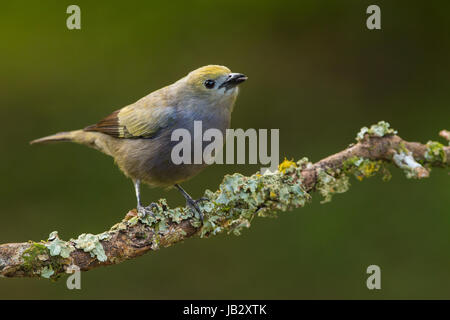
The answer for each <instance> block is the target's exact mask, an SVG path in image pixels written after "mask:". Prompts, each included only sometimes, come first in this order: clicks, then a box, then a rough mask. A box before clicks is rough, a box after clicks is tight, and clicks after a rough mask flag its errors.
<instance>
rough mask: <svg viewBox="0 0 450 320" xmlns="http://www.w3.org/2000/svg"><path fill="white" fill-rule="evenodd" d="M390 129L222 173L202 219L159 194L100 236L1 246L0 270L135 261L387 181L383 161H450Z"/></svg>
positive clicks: (443, 150) (27, 273) (18, 272)
mask: <svg viewBox="0 0 450 320" xmlns="http://www.w3.org/2000/svg"><path fill="white" fill-rule="evenodd" d="M396 133H397V132H396V131H394V130H393V129H391V128H389V124H388V123H386V122H383V121H381V122H379V123H378V124H376V125H373V126H371V127H370V128H367V127H364V128H362V129H361V131H360V132H359V133H358V136H357V143H355V144H352V145H350V146H349V147H348V148H347V149H345V150H343V151H341V152H338V153H336V154H334V155H331V156H329V157H327V158H325V159H323V160H320V161H319V162H316V163H314V164H313V163H311V162H309V161H308V160H307V159H306V158H304V159H301V160H300V161H297V162H293V161H288V160H285V161H284V162H283V163H281V164H280V166H279V169H278V171H276V172H270V171H268V172H266V173H265V174H264V175H261V174H259V173H256V174H254V175H252V176H249V177H245V176H243V175H241V174H238V173H235V174H233V175H226V176H225V177H224V180H223V182H222V183H221V185H220V186H219V189H218V190H217V191H215V192H212V191H210V190H206V191H205V197H207V198H208V199H209V200H210V201H209V202H205V203H202V204H201V209H202V211H203V213H204V216H205V220H204V223H203V225H202V224H201V222H200V221H199V219H198V218H197V217H194V216H193V215H192V212H191V211H190V209H189V208H187V207H178V208H174V209H170V208H169V207H168V205H167V203H166V201H165V200H164V199H161V200H160V201H159V204H158V207H157V208H155V209H154V217H152V216H145V217H142V216H138V214H137V213H136V210H135V209H133V210H132V211H130V212H128V213H127V214H126V216H125V218H124V219H123V220H122V221H121V222H119V223H117V224H116V225H114V226H113V227H112V228H111V229H110V230H108V231H105V232H103V233H101V234H98V235H92V234H82V235H80V236H79V237H78V238H77V239H71V240H69V241H63V240H61V239H59V237H58V234H57V232H52V233H51V234H50V237H49V239H48V240H46V241H40V242H33V241H29V242H25V243H8V244H3V245H0V276H3V277H44V278H52V279H55V278H58V277H59V276H60V275H62V274H64V273H71V272H72V271H73V270H74V269H78V268H79V269H80V270H81V271H87V270H90V269H93V268H96V267H99V266H106V265H112V264H117V263H120V262H123V261H125V260H129V259H134V258H136V257H138V256H141V255H143V254H144V253H146V252H148V251H151V250H157V249H159V248H161V247H168V246H171V245H173V244H175V243H177V242H180V241H183V240H184V239H187V238H190V237H193V236H196V235H199V236H201V237H208V236H211V235H215V234H217V233H219V232H223V231H228V232H233V233H235V234H239V233H240V231H241V230H242V228H244V227H249V226H250V222H251V221H252V219H253V218H254V217H255V216H256V215H257V216H261V217H269V216H276V212H279V211H286V210H292V209H294V208H298V207H302V206H304V205H305V204H306V203H307V202H308V201H309V200H310V198H311V195H310V194H311V193H312V192H314V191H318V192H320V193H321V194H322V196H323V197H324V200H323V201H322V202H327V201H330V200H331V198H332V196H333V194H335V193H342V192H345V191H347V190H348V188H349V185H350V184H349V176H351V175H354V176H355V177H356V178H357V179H358V180H363V179H364V178H367V177H371V176H373V175H375V174H376V173H378V172H379V173H382V174H383V177H384V179H388V178H389V177H390V173H389V171H388V170H387V168H386V165H387V164H389V163H393V164H394V165H396V166H397V167H399V168H401V169H402V170H403V171H404V172H405V173H406V176H407V177H408V178H416V179H421V178H425V177H428V176H429V172H430V170H431V167H448V166H449V163H450V146H443V145H442V144H440V143H439V142H432V141H429V142H428V143H427V144H421V143H417V142H407V141H404V140H403V139H402V138H400V137H399V136H398V135H396ZM441 136H442V137H444V138H446V139H448V137H449V134H448V131H446V130H443V131H441Z"/></svg>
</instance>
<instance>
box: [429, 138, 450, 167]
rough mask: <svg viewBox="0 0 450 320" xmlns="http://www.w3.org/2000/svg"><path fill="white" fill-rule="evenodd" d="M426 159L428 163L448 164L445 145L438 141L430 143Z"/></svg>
mask: <svg viewBox="0 0 450 320" xmlns="http://www.w3.org/2000/svg"><path fill="white" fill-rule="evenodd" d="M425 159H426V160H427V161H428V162H439V163H442V164H446V163H447V155H446V153H445V150H444V145H443V144H442V143H439V142H436V141H428V143H427V151H426V152H425Z"/></svg>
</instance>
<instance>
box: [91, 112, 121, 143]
mask: <svg viewBox="0 0 450 320" xmlns="http://www.w3.org/2000/svg"><path fill="white" fill-rule="evenodd" d="M119 112H120V110H117V111H114V112H113V113H111V114H110V115H109V116H107V117H106V118H104V119H102V120H100V121H99V122H98V123H96V124H93V125H90V126H88V127H86V128H84V131H97V132H101V133H105V134H108V135H110V136H113V137H115V138H119V137H120V130H119V127H120V125H119V118H118V114H119Z"/></svg>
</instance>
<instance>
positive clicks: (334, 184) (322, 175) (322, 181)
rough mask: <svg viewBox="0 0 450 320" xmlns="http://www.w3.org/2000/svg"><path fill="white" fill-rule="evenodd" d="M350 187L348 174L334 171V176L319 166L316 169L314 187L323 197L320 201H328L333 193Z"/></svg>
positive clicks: (342, 191) (341, 191)
mask: <svg viewBox="0 0 450 320" xmlns="http://www.w3.org/2000/svg"><path fill="white" fill-rule="evenodd" d="M349 187H350V182H349V179H348V176H347V175H345V174H344V173H338V172H337V173H336V177H334V176H333V175H331V174H329V173H327V172H326V171H325V170H323V169H321V168H319V169H318V170H317V184H316V189H317V190H318V191H319V193H320V194H321V195H322V197H323V198H324V199H323V200H322V201H321V202H320V203H326V202H330V201H331V199H332V197H333V195H334V194H335V193H344V192H346V191H347V190H348V189H349Z"/></svg>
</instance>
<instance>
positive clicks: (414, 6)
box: [0, 0, 450, 299]
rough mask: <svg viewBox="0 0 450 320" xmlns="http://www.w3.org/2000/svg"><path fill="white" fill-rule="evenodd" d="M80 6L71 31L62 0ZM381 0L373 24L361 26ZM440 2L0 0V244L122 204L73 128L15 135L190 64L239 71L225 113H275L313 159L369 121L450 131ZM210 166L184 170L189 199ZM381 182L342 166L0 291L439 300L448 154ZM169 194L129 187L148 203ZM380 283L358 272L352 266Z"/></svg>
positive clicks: (449, 205)
mask: <svg viewBox="0 0 450 320" xmlns="http://www.w3.org/2000/svg"><path fill="white" fill-rule="evenodd" d="M70 4H78V5H79V6H80V7H81V23H82V29H81V30H74V31H70V30H68V29H67V28H66V18H67V16H68V15H67V14H66V8H67V6H68V5H70ZM370 4H378V5H379V6H380V7H381V19H382V30H379V31H370V30H368V29H367V28H366V18H367V14H366V8H367V6H368V5H370ZM448 9H449V6H448V2H446V1H427V2H425V3H423V4H419V3H418V2H412V1H352V0H347V1H339V2H338V1H314V0H311V1H295V2H284V1H273V2H269V1H261V0H259V1H252V2H250V1H249V2H246V1H234V0H227V1H180V2H178V1H170V2H168V1H161V2H160V1H131V0H130V1H120V2H113V1H95V2H94V1H76V2H69V1H53V2H51V1H26V2H25V1H4V2H2V8H1V11H0V36H1V50H0V70H1V71H0V75H1V76H0V108H1V117H2V125H1V126H2V134H1V137H0V147H1V150H2V151H1V158H0V174H1V179H2V183H1V184H0V192H1V193H0V195H1V196H0V208H1V209H0V243H6V242H21V241H27V240H29V239H33V240H40V239H46V238H47V236H48V234H49V233H50V232H51V231H53V230H58V231H59V233H60V236H61V237H62V238H63V239H69V238H71V237H76V236H77V235H78V234H80V233H83V232H90V233H99V232H102V231H104V230H107V229H108V228H109V227H110V226H111V225H113V224H114V223H116V222H117V221H119V220H120V219H121V218H122V217H123V216H124V214H125V213H126V212H127V210H128V209H131V208H134V206H135V196H134V191H133V187H132V183H131V181H129V180H128V179H126V178H125V177H124V176H123V175H122V173H120V171H119V170H118V169H117V168H116V167H115V166H114V165H113V160H112V159H111V158H109V157H107V156H104V155H102V154H100V153H99V152H97V151H95V150H91V149H88V148H86V147H83V146H79V145H74V144H58V145H49V146H33V147H31V146H29V145H28V142H29V141H30V140H32V139H34V138H38V137H41V136H44V135H48V134H51V133H55V132H58V131H64V130H69V129H78V128H81V127H84V126H86V125H89V124H92V123H95V122H96V121H97V120H99V119H101V118H102V117H103V116H106V115H107V114H109V113H110V112H112V111H113V110H116V109H117V108H120V107H122V106H124V105H126V104H129V103H132V102H134V101H135V100H137V99H138V98H140V97H142V96H144V95H146V94H147V93H149V92H151V91H153V90H155V89H158V88H160V87H162V86H163V85H166V84H169V83H171V82H173V81H175V80H177V79H178V78H180V77H182V76H184V75H185V74H186V73H187V72H189V71H191V70H193V69H195V68H197V67H200V66H202V65H206V64H223V65H227V66H228V67H230V68H231V69H232V70H233V71H235V72H242V73H245V74H246V75H248V76H249V80H248V82H247V83H245V84H244V85H242V88H241V89H242V90H241V94H240V96H239V98H238V101H237V105H236V107H235V111H234V113H233V121H232V127H234V128H244V129H245V128H279V129H280V138H281V141H280V157H281V158H283V157H284V156H286V157H288V158H295V159H299V158H301V157H303V156H308V157H309V158H310V159H311V160H313V161H317V160H319V159H321V158H323V157H325V156H327V155H329V154H332V153H334V152H337V151H339V150H341V149H343V148H345V147H346V146H347V145H348V144H349V143H351V142H352V141H353V139H354V137H355V135H356V133H357V131H358V130H359V129H360V128H361V127H362V126H365V125H370V124H372V123H375V122H377V121H379V120H386V121H388V122H390V123H391V125H392V126H393V127H394V128H396V129H397V130H398V131H399V133H400V135H401V136H402V137H404V138H405V139H408V140H416V141H421V142H426V141H427V140H429V139H434V140H439V138H438V131H439V130H440V129H443V128H447V129H450V121H449V120H450V108H449V102H450V90H449V89H450V80H449V71H450V68H449V67H450V58H449V57H450V36H449V34H450V33H449V32H450V20H449V19H448ZM258 168H259V166H250V165H245V166H244V165H240V166H238V165H236V166H232V165H223V166H220V165H216V166H213V167H210V168H208V169H207V170H205V171H204V172H202V173H201V174H200V175H199V176H197V177H196V178H194V179H193V180H191V181H189V182H188V183H185V184H184V186H185V187H186V189H187V190H189V192H190V193H191V194H192V195H193V196H195V197H198V196H200V195H202V192H203V190H204V189H205V188H209V189H212V190H215V188H216V187H217V186H218V184H219V183H220V182H221V179H222V177H223V175H224V174H226V173H232V172H242V173H244V174H250V173H253V172H255V171H256V170H258ZM392 173H393V178H392V180H391V181H390V182H388V183H383V182H382V181H381V179H380V178H379V177H378V178H373V179H369V180H365V181H363V182H359V181H357V180H355V179H352V186H353V187H352V188H351V189H350V191H349V192H347V193H345V194H343V195H338V196H335V198H334V199H333V201H332V202H331V203H328V204H323V205H322V204H320V201H319V200H320V199H319V198H320V197H319V196H318V195H316V196H315V197H314V201H313V202H312V204H311V205H308V206H307V207H305V208H303V209H299V210H295V211H294V212H289V213H283V214H280V216H279V218H278V219H276V220H274V219H262V218H259V219H255V220H254V223H253V225H252V227H251V228H250V229H249V230H247V231H245V232H244V233H243V235H242V236H240V237H235V236H228V235H223V234H222V235H219V236H216V237H212V238H210V239H199V238H195V239H189V240H188V241H186V242H185V243H182V244H178V245H176V246H173V247H171V248H166V249H162V250H160V251H158V252H152V253H149V254H146V255H144V256H142V257H140V258H138V259H135V260H132V261H128V262H125V263H122V264H120V265H117V266H113V267H107V268H99V269H95V270H92V271H89V272H87V273H83V274H82V289H81V290H78V291H77V290H73V291H70V290H68V289H67V288H66V286H65V279H63V280H61V281H58V282H56V283H52V282H50V281H47V280H37V279H0V298H2V299H11V298H25V299H29V298H40V299H48V298H52V299H53V298H62V299H72V298H75V299H79V298H80V299H81V298H85V299H86V298H88V299H89V298H97V299H106V298H113V299H115V298H121V299H142V298H145V299H199V298H206V299H214V298H218V299H220V298H236V299H240V298H245V299H249V298H255V299H305V298H308V299H309V298H324V299H335V298H342V299H355V298H363V299H385V298H446V299H448V298H450V271H449V270H450V253H449V251H450V232H449V230H450V197H449V179H450V177H449V175H448V170H442V169H435V170H433V172H432V175H431V177H430V178H429V179H426V180H424V181H412V180H407V179H406V178H405V177H404V175H403V174H402V173H401V172H400V171H399V170H398V169H395V168H393V170H392ZM160 197H166V198H167V199H168V201H169V204H170V205H171V206H177V205H182V204H184V200H183V199H182V197H181V196H180V195H179V194H178V192H177V191H176V190H171V191H164V190H161V189H150V188H147V187H145V188H144V190H143V198H144V199H145V202H148V203H149V202H151V201H154V200H157V199H159V198H160ZM371 264H376V265H379V266H380V267H381V271H382V290H379V291H369V290H368V289H367V288H366V279H367V277H368V275H367V274H366V268H367V267H368V266H369V265H371Z"/></svg>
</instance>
